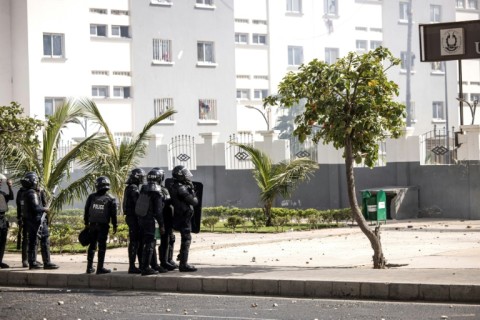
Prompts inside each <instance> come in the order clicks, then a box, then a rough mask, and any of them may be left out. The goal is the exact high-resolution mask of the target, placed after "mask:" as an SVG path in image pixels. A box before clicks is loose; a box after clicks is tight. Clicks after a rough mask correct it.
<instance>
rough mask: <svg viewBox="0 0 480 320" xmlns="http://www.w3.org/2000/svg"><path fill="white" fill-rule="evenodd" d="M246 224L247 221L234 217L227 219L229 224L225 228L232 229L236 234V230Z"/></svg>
mask: <svg viewBox="0 0 480 320" xmlns="http://www.w3.org/2000/svg"><path fill="white" fill-rule="evenodd" d="M244 223H245V220H244V219H243V218H242V217H239V216H236V215H233V216H230V217H228V218H227V222H226V223H225V224H224V225H225V228H229V229H232V232H235V229H236V228H237V227H238V226H239V225H242V224H244Z"/></svg>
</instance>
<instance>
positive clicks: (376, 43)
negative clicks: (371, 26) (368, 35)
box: [370, 40, 382, 50]
mask: <svg viewBox="0 0 480 320" xmlns="http://www.w3.org/2000/svg"><path fill="white" fill-rule="evenodd" d="M381 46H382V41H377V40H372V41H370V49H371V50H375V49H377V48H379V47H381Z"/></svg>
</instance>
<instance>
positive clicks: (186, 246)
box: [178, 241, 197, 272]
mask: <svg viewBox="0 0 480 320" xmlns="http://www.w3.org/2000/svg"><path fill="white" fill-rule="evenodd" d="M189 250H190V241H182V244H181V245H180V254H179V255H178V257H179V259H180V266H179V267H178V271H180V272H195V271H197V268H195V267H194V266H191V265H189V264H188V263H187V261H188V252H189Z"/></svg>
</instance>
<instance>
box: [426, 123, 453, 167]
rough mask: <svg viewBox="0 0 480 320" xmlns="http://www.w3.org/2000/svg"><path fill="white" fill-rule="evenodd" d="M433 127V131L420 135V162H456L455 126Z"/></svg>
mask: <svg viewBox="0 0 480 320" xmlns="http://www.w3.org/2000/svg"><path fill="white" fill-rule="evenodd" d="M447 129H448V128H445V127H443V128H440V129H439V128H437V126H434V127H433V130H432V131H429V132H427V133H424V134H422V135H421V136H420V164H422V165H436V164H455V160H456V147H455V130H454V129H455V128H454V127H452V129H451V130H450V131H448V130H447Z"/></svg>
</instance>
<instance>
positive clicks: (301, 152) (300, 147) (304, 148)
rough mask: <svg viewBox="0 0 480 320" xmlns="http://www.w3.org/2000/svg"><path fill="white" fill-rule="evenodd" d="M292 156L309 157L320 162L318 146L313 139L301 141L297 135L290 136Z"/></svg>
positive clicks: (293, 157) (294, 157)
mask: <svg viewBox="0 0 480 320" xmlns="http://www.w3.org/2000/svg"><path fill="white" fill-rule="evenodd" d="M290 158H291V159H296V158H309V159H310V160H313V161H315V162H318V148H317V145H316V144H315V143H313V142H312V140H311V139H306V140H305V141H304V142H300V141H299V140H298V138H297V137H292V138H290Z"/></svg>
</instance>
